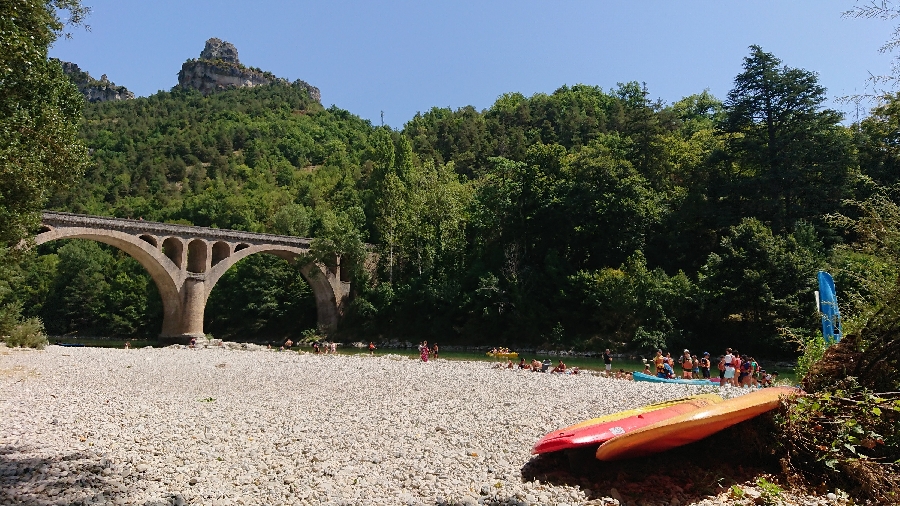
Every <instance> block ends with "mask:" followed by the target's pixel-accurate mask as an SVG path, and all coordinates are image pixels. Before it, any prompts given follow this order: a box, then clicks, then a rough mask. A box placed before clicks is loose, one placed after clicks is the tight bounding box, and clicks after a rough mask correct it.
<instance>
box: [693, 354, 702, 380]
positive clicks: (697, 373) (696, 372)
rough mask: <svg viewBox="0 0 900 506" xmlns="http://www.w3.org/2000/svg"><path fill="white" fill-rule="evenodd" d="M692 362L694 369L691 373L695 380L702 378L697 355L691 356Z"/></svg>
mask: <svg viewBox="0 0 900 506" xmlns="http://www.w3.org/2000/svg"><path fill="white" fill-rule="evenodd" d="M691 360H692V361H693V362H694V369H693V370H692V371H691V373H692V375H693V377H694V378H699V377H700V360H699V359H698V358H697V355H691Z"/></svg>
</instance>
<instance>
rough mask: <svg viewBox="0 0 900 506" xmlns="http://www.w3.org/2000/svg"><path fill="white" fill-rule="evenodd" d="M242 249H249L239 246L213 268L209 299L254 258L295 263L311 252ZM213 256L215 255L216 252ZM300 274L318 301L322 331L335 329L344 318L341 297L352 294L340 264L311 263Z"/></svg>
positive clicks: (260, 247)
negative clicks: (224, 279)
mask: <svg viewBox="0 0 900 506" xmlns="http://www.w3.org/2000/svg"><path fill="white" fill-rule="evenodd" d="M239 246H245V247H244V248H241V249H237V247H235V249H237V251H234V252H232V253H231V254H230V255H229V256H227V257H225V258H222V259H221V260H220V261H219V262H218V263H216V264H215V265H213V266H212V269H210V271H209V273H208V275H207V278H206V279H207V281H206V286H207V296H209V293H211V292H212V289H213V288H214V287H215V286H216V283H218V281H219V280H220V279H221V278H222V276H223V275H224V274H225V272H227V271H228V270H229V269H230V268H231V267H232V266H234V265H235V264H236V263H238V262H240V261H241V260H243V259H244V258H247V257H248V256H250V255H254V254H257V253H266V254H269V255H274V256H277V257H279V258H282V259H284V260H286V261H288V262H290V263H295V262H297V261H298V260H302V259H304V257H305V256H306V255H307V254H308V253H309V249H306V248H297V247H291V246H282V245H273V244H261V245H244V244H241V245H238V247H239ZM213 256H215V252H214V254H213ZM300 273H301V274H302V275H303V279H305V280H306V282H307V283H309V286H310V288H312V292H313V296H315V298H316V315H317V317H318V322H319V323H318V324H319V328H321V329H323V330H326V331H327V330H333V329H335V328H336V327H337V324H338V321H339V320H340V316H341V312H340V309H341V308H340V306H341V303H342V302H343V301H342V295H341V294H343V293H346V292H347V291H349V283H348V282H346V281H341V280H340V264H338V265H336V266H335V269H334V270H332V269H329V267H328V266H326V265H324V264H322V263H320V262H314V261H308V262H306V263H305V264H304V265H303V266H302V267H301V268H300Z"/></svg>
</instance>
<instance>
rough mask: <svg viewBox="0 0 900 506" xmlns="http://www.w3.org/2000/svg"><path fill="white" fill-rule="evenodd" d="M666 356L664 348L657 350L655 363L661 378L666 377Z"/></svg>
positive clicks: (657, 373)
mask: <svg viewBox="0 0 900 506" xmlns="http://www.w3.org/2000/svg"><path fill="white" fill-rule="evenodd" d="M665 362H666V358H665V357H663V354H662V350H656V356H655V357H654V358H653V364H654V365H655V366H656V376H658V377H660V378H665V377H666V369H665V367H663V364H665Z"/></svg>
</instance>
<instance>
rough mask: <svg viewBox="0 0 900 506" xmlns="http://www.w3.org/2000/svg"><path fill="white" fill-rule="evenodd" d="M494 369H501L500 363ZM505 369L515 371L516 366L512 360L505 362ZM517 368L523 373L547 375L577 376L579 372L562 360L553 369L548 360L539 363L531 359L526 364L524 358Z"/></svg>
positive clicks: (551, 363)
mask: <svg viewBox="0 0 900 506" xmlns="http://www.w3.org/2000/svg"><path fill="white" fill-rule="evenodd" d="M495 367H501V368H502V367H503V365H502V362H501V363H500V364H498V365H497V366H495ZM506 368H507V369H515V368H516V366H515V365H513V361H512V360H507V361H506ZM518 368H519V369H522V370H525V371H531V372H549V373H556V374H578V373H579V372H580V371H579V369H578V368H577V367H572V368H571V369H570V368H569V367H568V366H567V365H566V364H565V363H564V362H563V361H562V360H560V361H559V363H558V364H556V366H555V367H554V366H553V362H551V361H550V360H549V359H548V360H544V361H543V362H541V361H540V360H538V359H536V358H535V359H532V360H531V362H526V361H525V359H524V358H522V359H520V360H519V365H518Z"/></svg>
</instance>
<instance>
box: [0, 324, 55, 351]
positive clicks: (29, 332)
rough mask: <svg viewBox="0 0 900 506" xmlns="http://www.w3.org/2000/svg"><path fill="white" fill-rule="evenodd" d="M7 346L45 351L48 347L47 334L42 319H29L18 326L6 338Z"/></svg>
mask: <svg viewBox="0 0 900 506" xmlns="http://www.w3.org/2000/svg"><path fill="white" fill-rule="evenodd" d="M6 344H7V345H9V346H13V347H16V346H18V347H22V348H36V349H38V350H43V349H44V346H47V344H48V343H47V334H45V333H44V323H43V322H42V321H41V320H40V318H28V319H27V320H25V321H23V322H21V323H19V324H17V325H16V326H15V327H13V329H12V331H11V332H10V333H9V335H8V336H7V337H6Z"/></svg>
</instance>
